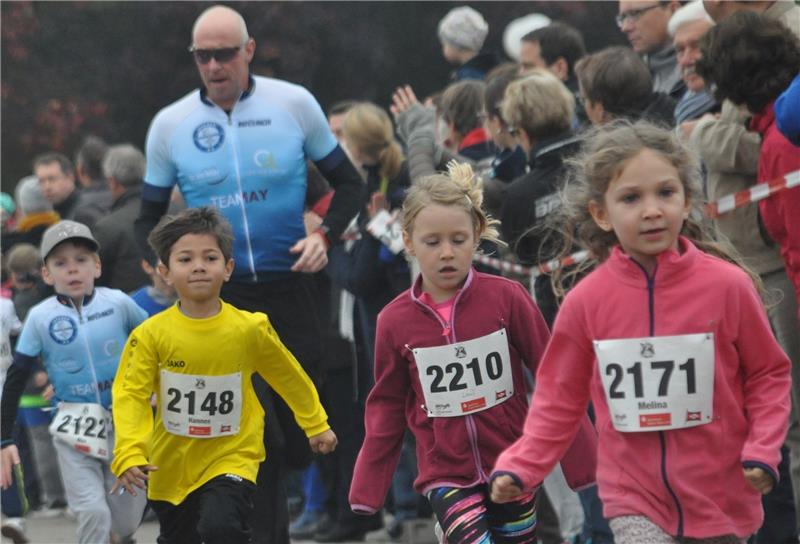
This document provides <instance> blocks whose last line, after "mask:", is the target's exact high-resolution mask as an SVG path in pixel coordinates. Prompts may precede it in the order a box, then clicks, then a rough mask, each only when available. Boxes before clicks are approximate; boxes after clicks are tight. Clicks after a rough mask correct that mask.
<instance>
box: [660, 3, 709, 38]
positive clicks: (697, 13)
mask: <svg viewBox="0 0 800 544" xmlns="http://www.w3.org/2000/svg"><path fill="white" fill-rule="evenodd" d="M696 21H703V22H706V23H710V24H712V25H713V24H714V19H712V18H711V16H710V15H709V14H708V12H707V11H706V8H704V7H703V0H694V1H693V2H689V3H688V4H684V5H683V6H681V7H680V8H678V9H677V10H675V13H673V14H672V17H670V19H669V22H668V23H667V32H669V35H670V36H672V37H673V38H674V37H675V32H677V31H678V28H679V27H681V26H682V25H685V24H686V23H694V22H696Z"/></svg>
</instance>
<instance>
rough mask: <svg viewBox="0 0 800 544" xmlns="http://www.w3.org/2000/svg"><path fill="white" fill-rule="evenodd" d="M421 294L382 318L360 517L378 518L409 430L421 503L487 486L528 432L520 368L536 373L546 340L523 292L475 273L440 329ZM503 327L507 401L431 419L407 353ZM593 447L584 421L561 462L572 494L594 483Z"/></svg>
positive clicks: (400, 301) (361, 466) (357, 478)
mask: <svg viewBox="0 0 800 544" xmlns="http://www.w3.org/2000/svg"><path fill="white" fill-rule="evenodd" d="M420 294H421V292H420V282H419V281H417V283H416V284H415V285H414V287H413V288H412V289H409V290H407V291H404V292H403V293H401V294H400V295H399V296H398V297H397V298H395V299H394V300H393V301H392V302H390V303H389V304H388V305H387V306H386V307H385V308H384V309H383V311H381V313H380V315H379V316H378V327H377V334H376V341H375V386H374V387H373V389H372V391H371V392H370V395H369V397H368V398H367V406H366V415H365V422H366V438H365V439H364V443H363V445H362V447H361V451H360V452H359V454H358V460H357V461H356V465H355V470H354V474H353V481H352V483H351V485H350V505H351V507H352V509H353V510H354V511H355V512H359V513H370V512H375V511H376V510H378V509H380V507H381V506H382V505H383V502H384V499H385V496H386V492H387V490H388V489H389V486H390V484H391V480H392V475H393V474H394V471H395V469H396V467H397V461H398V458H399V456H400V446H401V444H402V440H403V432H404V431H405V429H406V426H407V427H408V428H409V429H410V430H411V432H412V433H413V434H414V436H415V438H416V442H417V449H416V452H417V464H418V468H419V476H418V477H417V479H416V481H415V482H414V487H415V489H416V490H417V491H418V492H420V493H423V494H425V493H426V492H427V491H429V490H431V489H432V488H435V487H440V486H451V487H471V486H475V485H478V484H481V483H486V482H488V479H489V473H490V472H491V469H492V466H494V462H495V460H496V459H497V456H498V455H499V454H500V452H502V451H503V450H504V449H505V448H506V447H508V446H509V445H511V444H512V443H513V442H514V441H515V440H516V439H517V438H518V437H519V436H520V434H521V433H522V426H523V423H524V421H525V415H526V413H527V412H528V401H527V396H526V380H525V377H524V372H523V366H525V367H527V368H528V369H530V371H531V372H532V373H534V374H535V372H536V367H537V365H538V363H539V359H540V358H541V356H542V353H543V352H544V348H545V346H546V345H547V340H548V338H549V336H550V334H549V331H548V330H547V325H545V322H544V319H543V318H542V315H541V313H540V312H539V310H538V308H537V307H536V305H535V304H534V302H533V300H531V297H530V295H529V294H528V293H527V292H526V291H525V289H524V288H523V287H522V286H521V285H520V284H519V283H516V282H512V281H510V280H507V279H505V278H500V277H497V276H491V275H487V274H481V273H479V272H475V271H474V270H472V271H470V274H469V276H468V277H467V281H466V283H465V284H464V288H463V289H462V290H461V292H460V293H459V294H458V295H457V296H456V299H455V301H454V303H453V309H452V313H451V316H450V323H444V322H443V321H442V319H441V317H440V316H439V315H438V314H437V313H436V311H435V309H433V308H431V307H430V306H428V305H426V304H425V303H424V302H423V301H422V300H421V299H420ZM501 328H504V329H505V330H506V333H507V338H508V348H509V356H510V357H511V369H512V377H513V382H514V394H513V395H512V396H511V398H510V399H509V400H507V401H505V402H504V403H502V404H498V405H496V406H493V407H491V408H489V409H487V410H483V411H480V412H475V413H473V414H469V415H465V416H459V417H428V414H427V412H426V411H425V409H424V403H425V400H424V395H423V392H422V387H421V384H420V380H419V375H418V372H417V367H416V363H415V360H414V356H413V354H412V352H411V349H413V348H421V347H431V346H442V345H446V344H452V343H455V342H459V341H466V340H472V339H474V338H480V337H482V336H485V335H487V334H490V333H493V332H496V331H497V330H499V329H501ZM579 419H580V418H579ZM572 434H575V432H573V433H572ZM570 442H572V439H570ZM568 446H569V444H568ZM596 448H597V437H596V433H595V431H594V429H593V428H592V427H591V423H590V422H589V420H588V418H587V417H585V416H584V418H583V422H582V424H581V425H580V432H578V433H577V438H576V439H575V444H574V446H573V447H572V448H571V450H570V451H571V454H570V455H568V456H566V457H565V461H564V463H562V466H563V468H564V473H565V476H566V478H567V481H568V482H569V483H570V484H571V485H572V486H573V487H575V488H579V487H582V486H586V485H590V484H592V483H593V482H594V480H595V478H594V472H595V465H596ZM565 450H566V448H565Z"/></svg>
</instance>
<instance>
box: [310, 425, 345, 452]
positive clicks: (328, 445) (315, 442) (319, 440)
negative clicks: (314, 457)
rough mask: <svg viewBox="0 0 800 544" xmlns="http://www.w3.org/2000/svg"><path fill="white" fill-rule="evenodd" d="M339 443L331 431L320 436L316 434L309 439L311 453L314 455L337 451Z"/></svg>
mask: <svg viewBox="0 0 800 544" xmlns="http://www.w3.org/2000/svg"><path fill="white" fill-rule="evenodd" d="M338 443H339V440H338V439H337V438H336V435H335V434H333V431H332V430H330V429H328V430H327V431H323V432H321V433H319V434H315V435H314V436H312V437H311V438H309V439H308V444H309V445H310V446H311V451H313V452H314V453H323V454H324V453H330V452H332V451H333V450H335V449H336V444H338Z"/></svg>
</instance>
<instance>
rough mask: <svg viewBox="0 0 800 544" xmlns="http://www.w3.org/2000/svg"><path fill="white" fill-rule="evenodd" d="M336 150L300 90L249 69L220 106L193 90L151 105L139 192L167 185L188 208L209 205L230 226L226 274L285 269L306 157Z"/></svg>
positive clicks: (156, 194)
mask: <svg viewBox="0 0 800 544" xmlns="http://www.w3.org/2000/svg"><path fill="white" fill-rule="evenodd" d="M336 147H337V142H336V139H335V138H334V136H333V134H332V133H331V131H330V128H329V127H328V122H327V119H326V118H325V114H324V113H323V111H322V108H321V107H320V106H319V104H318V103H317V101H316V99H314V97H313V96H312V95H311V93H309V92H308V91H307V90H306V89H304V88H303V87H300V86H298V85H294V84H292V83H288V82H285V81H280V80H277V79H270V78H265V77H257V76H254V77H252V78H251V86H250V89H249V90H248V92H247V93H245V94H244V95H242V97H241V98H240V99H239V101H238V102H237V103H236V105H235V106H234V107H233V109H232V110H231V112H230V113H226V112H225V111H224V110H223V109H222V108H220V107H219V106H217V105H216V104H214V103H212V102H210V101H208V100H207V99H205V98H204V97H203V96H202V94H201V92H200V91H193V92H191V93H189V94H188V95H186V96H185V97H183V98H182V99H180V100H178V101H177V102H175V103H173V104H171V105H170V106H167V107H166V108H164V109H163V110H161V111H160V112H159V113H158V114H157V115H156V117H155V118H154V119H153V122H152V124H151V125H150V130H149V131H148V134H147V172H146V174H145V188H144V191H143V197H144V198H147V199H150V200H160V201H164V200H165V198H166V195H165V194H164V191H165V190H168V189H170V188H172V187H173V186H174V185H175V184H176V183H177V184H178V186H179V187H180V190H181V193H182V194H183V197H184V198H185V200H186V203H187V205H188V206H189V207H199V206H213V207H215V208H217V209H218V210H219V211H220V212H221V213H222V214H223V215H224V216H225V217H226V218H227V219H228V221H230V223H231V225H232V226H233V231H234V234H235V241H234V249H233V255H234V260H235V262H236V266H235V268H234V272H233V277H234V278H235V279H238V280H240V281H242V280H244V281H256V280H257V273H259V272H283V271H289V269H290V268H291V266H292V264H293V263H294V262H295V261H296V260H297V255H292V254H290V253H289V248H290V247H291V246H293V245H294V244H295V243H296V242H297V241H298V240H300V239H302V238H304V237H305V236H306V233H305V228H304V226H303V210H304V204H305V196H306V160H307V159H310V160H312V161H320V160H322V159H324V158H326V157H327V156H328V155H329V154H330V153H331V152H332V151H333V150H334V149H335V148H336Z"/></svg>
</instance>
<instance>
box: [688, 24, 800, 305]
mask: <svg viewBox="0 0 800 544" xmlns="http://www.w3.org/2000/svg"><path fill="white" fill-rule="evenodd" d="M700 47H701V50H702V52H703V60H701V61H700V63H699V64H698V67H697V70H698V73H702V74H705V75H704V76H703V77H705V78H706V79H708V80H710V81H713V82H714V84H715V85H716V92H715V95H716V97H717V98H718V99H728V100H730V101H731V102H733V103H734V104H736V105H737V106H739V107H742V108H745V107H746V108H747V110H748V111H749V112H750V113H752V114H753V117H752V118H751V120H750V126H749V128H750V130H752V131H754V132H758V133H759V134H760V135H761V152H760V154H759V157H758V182H759V183H766V182H769V181H774V180H777V179H780V178H782V177H784V176H787V175H793V176H796V175H798V174H797V172H798V171H800V152H798V149H797V147H795V146H794V145H793V144H792V143H791V142H790V141H789V140H788V139H787V138H786V136H784V135H783V134H782V133H781V131H780V130H779V129H778V124H777V123H776V122H775V112H774V106H773V105H774V104H775V101H776V100H777V99H778V97H779V96H780V95H781V93H782V92H783V91H784V90H785V89H786V88H787V87H789V85H790V84H791V83H792V80H793V79H794V78H795V77H796V76H797V74H798V72H800V37H799V36H798V29H797V28H788V27H787V26H785V25H784V24H783V23H782V22H781V21H775V20H772V19H768V18H766V17H764V16H763V15H758V14H756V13H753V12H752V11H749V10H747V11H739V12H736V13H734V14H733V15H731V16H730V17H728V18H726V19H724V20H723V21H721V22H720V24H719V25H717V26H716V27H714V28H713V29H712V30H710V31H709V32H708V34H707V35H706V36H705V37H704V38H703V40H702V42H701V46H700ZM742 74H747V77H742ZM758 207H759V212H760V218H761V220H762V221H763V224H764V227H766V230H767V232H768V233H769V235H770V236H771V237H772V239H773V240H774V241H775V242H777V243H778V245H779V246H780V249H781V256H782V257H783V260H784V263H785V264H786V272H787V274H788V276H789V279H790V280H792V284H793V285H794V288H795V294H796V296H797V300H798V302H800V187H793V188H789V189H784V190H782V191H780V192H778V193H776V194H774V195H772V196H770V197H769V198H765V199H763V200H761V201H760V202H759V203H758Z"/></svg>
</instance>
